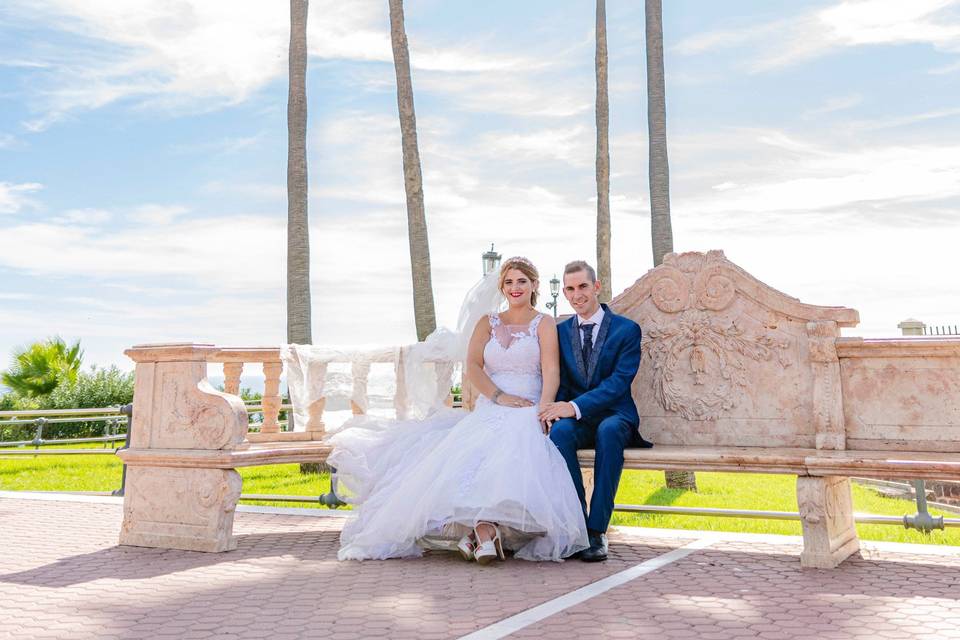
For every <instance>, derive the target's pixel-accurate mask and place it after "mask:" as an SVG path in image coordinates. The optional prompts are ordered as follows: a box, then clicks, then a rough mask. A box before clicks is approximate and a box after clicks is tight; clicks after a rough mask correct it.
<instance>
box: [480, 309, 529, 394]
mask: <svg viewBox="0 0 960 640" xmlns="http://www.w3.org/2000/svg"><path fill="white" fill-rule="evenodd" d="M542 318H543V314H542V313H538V314H537V315H536V317H535V318H534V319H533V320H531V321H530V322H529V324H526V325H509V324H504V323H503V321H501V320H500V316H498V315H496V314H491V315H490V339H489V340H488V341H487V344H486V346H485V347H484V349H483V369H484V371H486V372H487V375H488V376H490V379H491V380H493V381H494V383H496V385H497V386H498V387H500V388H501V389H502V390H503V391H505V392H506V393H512V394H515V395H519V396H523V397H525V398H528V399H530V400H533V401H536V400H538V399H539V397H540V389H541V387H542V385H543V379H542V376H541V373H540V340H539V339H538V338H537V327H538V326H539V324H540V320H541V319H542Z"/></svg>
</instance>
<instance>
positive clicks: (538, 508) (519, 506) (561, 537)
mask: <svg viewBox="0 0 960 640" xmlns="http://www.w3.org/2000/svg"><path fill="white" fill-rule="evenodd" d="M331 441H332V443H333V444H334V446H335V448H334V451H333V453H332V454H331V456H330V458H329V460H328V463H329V464H330V465H331V466H332V467H334V468H336V469H337V477H338V481H339V483H340V489H339V491H341V493H345V494H346V495H348V496H350V500H351V502H353V503H354V504H355V514H354V516H353V517H351V518H350V519H349V520H348V521H347V523H346V525H345V526H344V528H343V532H342V534H341V537H340V541H341V547H340V551H339V554H338V557H339V558H340V559H341V560H363V559H384V558H399V557H409V556H419V555H421V554H422V553H423V550H424V549H425V548H437V547H439V548H451V545H452V544H453V543H455V541H456V540H457V539H458V538H459V537H460V536H461V535H463V533H465V532H467V531H469V530H470V528H472V527H473V526H475V525H476V524H477V523H478V522H480V521H485V522H495V523H497V524H498V525H499V526H500V529H501V532H502V534H503V537H504V546H505V547H506V548H508V549H512V550H513V551H514V556H515V557H517V558H522V559H524V560H555V561H559V560H561V559H562V558H564V557H566V556H569V555H570V554H572V553H575V552H576V551H579V550H581V549H585V548H587V546H588V543H587V530H586V525H585V523H584V518H583V511H582V508H581V506H580V501H579V499H578V497H577V494H576V490H575V489H574V486H573V480H572V479H571V478H570V472H569V471H568V470H567V466H566V463H565V462H564V460H563V457H562V456H561V455H560V452H559V451H558V450H557V448H556V447H555V446H554V444H553V443H552V442H551V441H550V439H549V438H548V437H547V436H545V435H544V434H543V432H542V430H541V428H540V423H539V421H538V420H537V407H536V406H533V407H526V408H508V407H501V406H499V405H494V404H492V403H490V402H487V401H485V399H481V402H480V403H479V404H478V406H477V408H476V410H475V411H473V412H471V413H466V412H464V411H460V410H454V409H446V410H441V411H439V412H437V413H435V414H433V415H431V416H429V417H428V418H426V419H424V420H416V421H396V420H377V419H374V418H369V417H366V416H362V417H358V418H354V419H353V420H351V421H349V422H347V423H346V424H345V425H344V427H343V428H342V429H341V430H340V431H338V432H337V433H336V434H335V435H334V436H332V438H331Z"/></svg>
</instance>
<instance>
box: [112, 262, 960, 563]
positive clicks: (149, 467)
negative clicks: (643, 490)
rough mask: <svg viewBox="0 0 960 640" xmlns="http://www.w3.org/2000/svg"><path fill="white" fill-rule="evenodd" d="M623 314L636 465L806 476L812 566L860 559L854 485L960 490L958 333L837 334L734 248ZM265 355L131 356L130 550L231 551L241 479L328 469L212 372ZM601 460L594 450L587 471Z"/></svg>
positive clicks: (848, 319)
mask: <svg viewBox="0 0 960 640" xmlns="http://www.w3.org/2000/svg"><path fill="white" fill-rule="evenodd" d="M611 307H612V308H613V309H614V311H616V312H617V313H620V314H623V315H626V316H628V317H630V318H633V319H634V320H636V321H637V322H638V323H639V324H640V326H641V327H642V328H643V330H644V348H643V357H642V360H641V369H640V373H639V374H638V376H637V379H636V380H635V382H634V385H633V395H634V400H635V401H636V403H637V407H638V409H639V412H640V416H641V424H642V432H643V435H644V437H645V438H647V439H648V440H651V441H653V442H654V443H655V444H656V446H655V447H654V448H652V449H630V450H628V451H627V453H626V461H625V468H628V469H666V470H671V469H673V470H692V471H724V472H739V471H743V472H751V473H781V474H792V475H796V476H797V500H798V507H799V511H800V516H801V523H802V528H803V537H804V550H803V553H802V554H801V558H800V559H801V564H802V565H803V566H805V567H820V568H830V567H835V566H837V565H838V564H839V563H840V562H842V561H843V560H844V559H845V558H846V557H848V556H849V555H850V554H852V553H854V552H856V551H857V550H858V548H859V541H858V539H857V534H856V530H855V528H854V523H853V509H852V504H851V493H850V483H849V476H851V475H855V476H880V477H900V478H910V479H913V478H929V479H960V340H958V339H949V338H939V339H930V338H915V339H892V340H866V339H862V338H843V337H840V327H851V326H855V325H856V323H857V322H858V315H857V312H856V311H854V310H852V309H846V308H843V307H818V306H812V305H807V304H803V303H801V302H799V301H798V300H796V299H794V298H791V297H789V296H786V295H784V294H782V293H780V292H779V291H776V290H774V289H772V288H770V287H768V286H767V285H765V284H763V283H762V282H760V281H759V280H756V279H755V278H753V277H752V276H750V275H749V274H747V273H746V272H744V271H743V270H742V269H740V268H739V267H737V266H736V265H734V264H733V263H731V262H729V261H728V260H727V259H726V258H725V257H724V256H723V254H722V252H709V253H707V254H700V253H689V254H680V255H670V256H668V257H667V258H666V259H665V261H664V263H663V264H662V265H660V266H659V267H657V268H655V269H652V270H651V271H649V272H648V273H647V274H646V275H644V276H643V277H642V278H640V279H639V280H638V281H637V282H636V283H635V284H634V285H633V286H632V287H630V288H629V289H627V290H626V291H625V292H624V293H622V294H621V295H620V296H618V297H617V298H615V299H614V300H613V301H612V302H611ZM254 352H255V350H253V351H251V350H222V349H217V348H216V347H212V346H208V345H159V346H148V347H141V348H135V349H131V350H129V351H128V354H129V355H130V356H131V357H132V358H133V359H134V360H135V361H136V362H137V374H136V376H137V381H136V392H135V399H134V420H133V426H132V429H133V430H132V434H131V448H130V449H128V450H126V451H122V452H121V453H120V455H121V457H122V458H123V460H124V462H125V463H127V464H128V465H129V470H128V476H127V485H126V486H127V493H126V496H125V500H124V523H123V528H122V532H121V536H120V542H121V543H124V544H135V545H142V546H155V547H173V548H184V549H195V550H202V551H224V550H227V549H231V548H233V547H234V546H235V542H234V540H233V538H232V521H233V511H234V508H235V505H236V503H237V500H238V499H239V496H240V485H241V482H240V477H239V474H237V473H236V471H235V470H234V469H236V468H237V467H241V466H251V465H262V464H277V463H284V462H322V461H323V460H325V458H326V456H327V454H328V453H329V446H328V445H326V444H325V443H324V442H323V441H321V440H319V439H318V437H319V434H321V433H322V423H320V422H319V421H317V422H313V421H312V420H311V422H312V423H313V424H312V425H307V432H306V433H303V434H300V435H297V434H296V433H294V434H277V433H274V434H273V435H269V434H268V435H267V436H257V437H254V438H251V437H248V435H247V420H246V410H245V409H244V407H243V405H242V403H241V402H240V400H239V398H237V397H236V396H235V395H232V394H228V393H222V392H218V391H216V390H214V389H213V388H212V387H210V385H209V384H208V383H207V382H206V381H205V375H206V373H205V371H206V363H207V362H208V361H213V362H223V361H226V360H229V358H228V357H225V355H224V354H225V353H233V354H235V355H234V357H233V358H234V360H236V359H239V358H241V357H243V358H249V357H250V355H251V354H252V353H254ZM241 353H242V354H243V355H242V356H241V355H236V354H241ZM256 353H259V352H256ZM277 360H278V361H279V359H277ZM265 371H266V365H265ZM277 375H279V373H277ZM228 390H230V388H229V387H228ZM234 391H235V389H234ZM466 395H467V397H466V398H465V399H466V400H467V404H469V397H468V396H469V393H467V394H466ZM265 404H266V403H265ZM277 406H279V404H278V405H277ZM319 411H322V406H321V407H320V408H319ZM313 415H314V412H311V416H313ZM318 415H319V414H318ZM273 422H275V421H273ZM273 422H271V424H273ZM277 430H278V428H277ZM281 439H286V440H287V441H278V440H281ZM253 440H256V441H253ZM592 459H593V452H592V451H584V452H581V462H582V463H583V464H584V466H585V467H587V468H589V467H591V466H592Z"/></svg>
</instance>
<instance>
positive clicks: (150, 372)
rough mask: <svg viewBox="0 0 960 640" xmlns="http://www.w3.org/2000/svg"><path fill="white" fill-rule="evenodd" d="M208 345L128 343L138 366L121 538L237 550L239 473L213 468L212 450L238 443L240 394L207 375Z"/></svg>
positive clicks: (242, 422) (243, 421) (242, 429)
mask: <svg viewBox="0 0 960 640" xmlns="http://www.w3.org/2000/svg"><path fill="white" fill-rule="evenodd" d="M215 351H216V348H215V347H213V346H212V345H196V344H172V345H171V344H168V345H146V346H139V347H134V348H132V349H128V350H127V351H126V354H127V355H128V356H129V357H130V358H131V359H133V360H134V361H135V362H136V363H137V364H136V373H135V386H134V396H133V424H132V425H131V426H130V429H131V433H130V448H129V449H127V450H125V451H121V452H120V453H119V455H120V457H121V458H123V460H124V462H126V463H127V464H128V467H129V468H128V470H127V483H126V491H125V493H124V498H123V525H122V528H121V530H120V544H129V545H135V546H142V547H159V548H163V549H187V550H191V551H227V550H230V549H234V548H236V542H235V541H234V539H233V535H232V532H233V514H234V510H235V508H236V504H237V500H238V499H239V498H240V487H241V479H240V475H239V474H238V473H237V472H236V471H235V470H233V469H225V468H216V467H217V465H216V463H215V462H213V460H215V458H216V453H217V452H218V451H222V450H229V449H234V448H236V447H237V446H238V445H240V444H241V443H242V442H243V440H244V437H245V435H246V432H247V412H246V408H245V407H244V405H243V401H241V400H240V398H238V397H236V396H234V395H230V394H226V393H221V392H220V391H217V390H216V389H214V388H213V387H212V386H211V385H210V384H209V383H208V382H207V380H206V368H207V356H209V355H210V354H212V353H213V352H215Z"/></svg>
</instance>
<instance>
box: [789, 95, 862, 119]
mask: <svg viewBox="0 0 960 640" xmlns="http://www.w3.org/2000/svg"><path fill="white" fill-rule="evenodd" d="M861 102H863V96H861V95H858V94H852V95H848V96H837V97H834V98H828V99H827V100H825V101H824V102H823V104H821V105H820V106H819V107H814V108H813V109H808V110H807V111H805V112H804V114H803V117H804V118H806V119H810V118H814V117H816V116H822V115H825V114H827V113H834V112H835V111H845V110H846V109H852V108H853V107H855V106H857V105H859V104H860V103H861Z"/></svg>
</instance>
